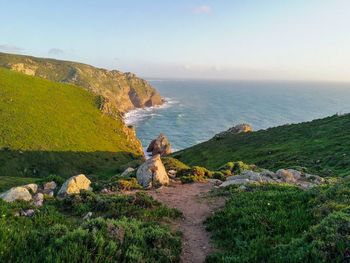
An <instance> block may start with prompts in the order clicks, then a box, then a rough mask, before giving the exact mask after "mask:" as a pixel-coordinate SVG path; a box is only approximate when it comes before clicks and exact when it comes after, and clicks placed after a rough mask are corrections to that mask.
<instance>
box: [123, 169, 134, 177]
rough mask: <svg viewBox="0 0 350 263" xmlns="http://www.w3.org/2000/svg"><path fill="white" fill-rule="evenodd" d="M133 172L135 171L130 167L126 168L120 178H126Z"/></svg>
mask: <svg viewBox="0 0 350 263" xmlns="http://www.w3.org/2000/svg"><path fill="white" fill-rule="evenodd" d="M133 171H135V169H134V168H132V167H129V168H126V169H125V171H124V172H123V173H122V174H121V176H127V175H128V174H129V173H131V172H133Z"/></svg>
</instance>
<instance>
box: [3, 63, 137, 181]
mask: <svg viewBox="0 0 350 263" xmlns="http://www.w3.org/2000/svg"><path fill="white" fill-rule="evenodd" d="M99 103H100V97H99V96H96V95H95V94H94V93H92V92H89V91H87V90H85V89H84V88H82V87H79V86H76V85H72V84H66V83H57V82H52V81H49V80H46V79H42V78H38V77H33V76H27V75H25V74H22V73H18V72H14V71H10V70H8V69H4V68H0V122H1V127H0V149H1V150H0V175H1V176H5V175H6V176H25V177H27V176H31V177H33V176H34V177H43V176H47V175H49V174H59V175H64V176H69V175H73V174H75V173H78V172H84V173H88V174H90V173H96V172H106V171H110V170H115V169H116V168H117V167H119V166H120V165H122V164H125V163H127V162H130V161H132V160H135V159H137V160H138V159H141V158H143V150H142V147H141V143H140V141H139V140H138V139H137V138H136V135H135V131H134V128H133V127H126V126H125V124H124V122H123V120H122V118H121V117H120V116H119V117H116V118H111V117H110V116H107V115H105V114H103V113H102V112H101V111H100V110H99Z"/></svg>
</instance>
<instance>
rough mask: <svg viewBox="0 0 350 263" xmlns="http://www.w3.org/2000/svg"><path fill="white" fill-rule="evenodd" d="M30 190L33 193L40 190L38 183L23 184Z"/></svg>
mask: <svg viewBox="0 0 350 263" xmlns="http://www.w3.org/2000/svg"><path fill="white" fill-rule="evenodd" d="M23 187H24V188H26V189H27V190H28V191H32V192H33V194H35V193H36V192H37V191H38V185H37V184H27V185H24V186H23Z"/></svg>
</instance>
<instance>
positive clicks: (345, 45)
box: [0, 0, 350, 82]
mask: <svg viewBox="0 0 350 263" xmlns="http://www.w3.org/2000/svg"><path fill="white" fill-rule="evenodd" d="M0 9H1V10H2V11H3V12H2V16H1V18H0V19H1V20H0V21H1V22H2V24H3V25H6V27H5V26H4V27H2V28H0V34H1V36H2V38H1V39H0V51H1V52H6V53H15V54H22V55H30V56H39V57H51V58H56V59H61V60H71V61H77V62H82V63H87V64H91V65H93V66H96V67H101V68H107V69H117V70H120V71H123V72H133V73H135V74H137V75H138V76H140V77H144V78H147V79H150V78H154V79H213V80H244V81H245V80H252V81H261V80H266V81H291V80H293V81H332V82H333V81H336V82H349V81H350V50H349V47H350V36H349V34H348V29H349V28H350V16H349V15H348V13H349V12H350V2H349V1H347V0H334V1H327V0H310V1H307V2H305V1H302V0H296V1H284V2H281V1H276V0H264V1H253V0H252V1H238V0H237V1H232V2H226V1H215V2H214V1H210V0H207V1H201V0H190V1H185V0H181V1H176V2H173V1H170V0H169V1H160V0H159V1H152V2H145V1H141V0H139V1H129V2H125V1H111V0H102V1H99V2H95V1H74V2H71V1H67V0H64V1H60V2H53V1H52V2H47V1H44V0H34V1H24V0H18V1H11V2H10V1H2V2H1V3H0ZM14 14H16V15H14Z"/></svg>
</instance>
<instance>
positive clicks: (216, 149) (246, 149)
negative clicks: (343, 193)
mask: <svg viewBox="0 0 350 263" xmlns="http://www.w3.org/2000/svg"><path fill="white" fill-rule="evenodd" d="M349 128H350V114H346V115H342V116H338V115H334V116H331V117H327V118H324V119H318V120H313V121H310V122H304V123H299V124H291V125H283V126H279V127H274V128H269V129H267V130H259V131H255V132H248V133H240V134H231V133H225V134H224V135H222V136H215V137H213V138H212V139H210V140H209V141H206V142H203V143H200V144H198V145H195V146H193V147H190V148H188V149H184V150H182V151H179V152H176V153H174V154H173V155H172V157H175V158H177V159H179V160H180V161H182V162H184V163H186V164H187V165H198V166H204V167H206V168H208V169H213V170H215V169H218V168H219V167H220V166H222V165H224V164H225V163H227V162H232V161H243V162H244V163H248V164H255V165H257V166H259V167H262V168H265V169H271V170H277V169H280V168H297V169H299V170H300V169H304V170H305V169H306V170H307V172H309V173H314V174H318V175H321V176H343V175H347V173H348V171H349V166H350V135H349V133H348V132H347V130H349Z"/></svg>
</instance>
